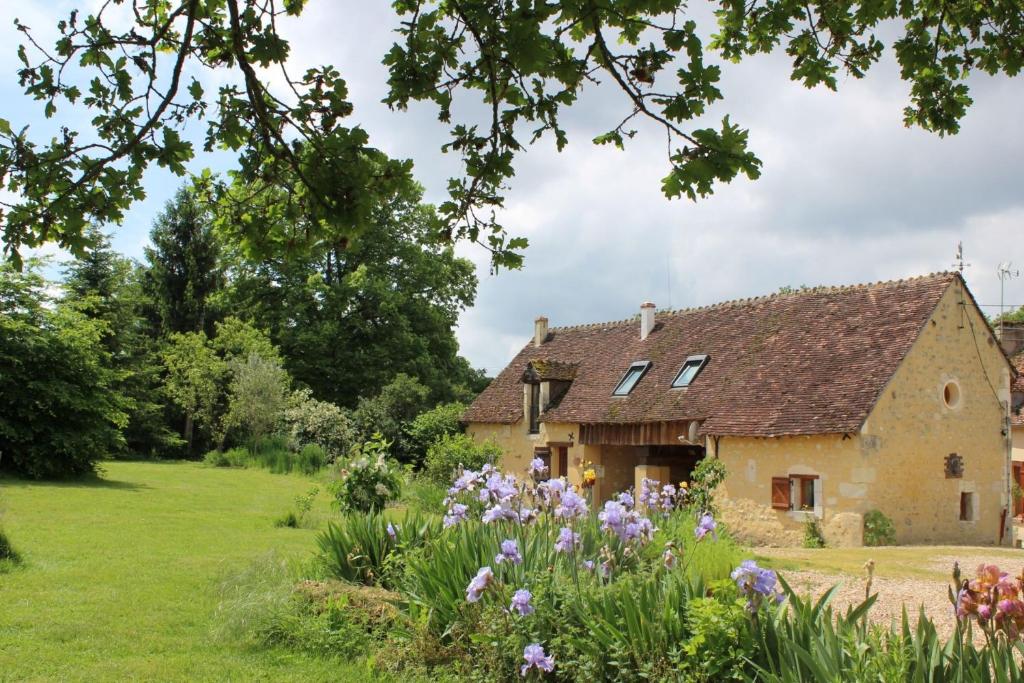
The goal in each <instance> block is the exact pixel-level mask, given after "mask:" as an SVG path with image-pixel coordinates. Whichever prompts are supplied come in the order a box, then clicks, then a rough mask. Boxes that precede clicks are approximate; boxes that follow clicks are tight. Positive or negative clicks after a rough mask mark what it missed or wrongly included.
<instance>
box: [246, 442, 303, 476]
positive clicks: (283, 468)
mask: <svg viewBox="0 0 1024 683" xmlns="http://www.w3.org/2000/svg"><path fill="white" fill-rule="evenodd" d="M249 453H250V456H251V457H250V461H251V462H254V463H256V464H257V465H259V466H260V467H264V468H266V469H268V470H270V471H271V472H273V473H274V474H287V473H288V472H291V471H292V466H293V465H294V459H293V458H292V454H291V451H289V450H288V439H286V438H285V437H283V436H265V437H263V438H260V439H257V440H256V441H255V442H254V443H253V444H252V446H251V447H250V449H249Z"/></svg>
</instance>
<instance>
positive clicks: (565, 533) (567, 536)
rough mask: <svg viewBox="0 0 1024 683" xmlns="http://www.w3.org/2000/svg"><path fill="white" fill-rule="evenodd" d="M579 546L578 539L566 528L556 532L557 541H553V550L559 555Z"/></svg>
mask: <svg viewBox="0 0 1024 683" xmlns="http://www.w3.org/2000/svg"><path fill="white" fill-rule="evenodd" d="M579 544H580V538H579V536H577V535H576V534H574V533H573V532H572V529H570V528H569V527H567V526H563V527H562V528H561V529H560V530H559V531H558V540H557V541H555V550H556V551H557V552H560V553H567V552H569V551H571V550H572V549H573V548H574V547H575V546H578V545H579Z"/></svg>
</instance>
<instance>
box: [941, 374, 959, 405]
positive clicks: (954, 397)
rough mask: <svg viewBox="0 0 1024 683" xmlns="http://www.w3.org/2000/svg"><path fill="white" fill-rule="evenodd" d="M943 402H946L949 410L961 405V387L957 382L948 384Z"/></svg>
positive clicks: (943, 391)
mask: <svg viewBox="0 0 1024 683" xmlns="http://www.w3.org/2000/svg"><path fill="white" fill-rule="evenodd" d="M942 400H943V401H945V402H946V407H947V408H956V407H957V406H959V405H960V385H959V384H957V383H956V382H952V381H950V382H946V386H945V387H944V388H943V389H942Z"/></svg>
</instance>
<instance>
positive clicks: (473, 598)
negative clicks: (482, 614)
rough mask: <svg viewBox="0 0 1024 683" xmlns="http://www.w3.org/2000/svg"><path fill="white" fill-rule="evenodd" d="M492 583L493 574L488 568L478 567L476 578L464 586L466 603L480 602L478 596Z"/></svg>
mask: <svg viewBox="0 0 1024 683" xmlns="http://www.w3.org/2000/svg"><path fill="white" fill-rule="evenodd" d="M492 581H494V572H492V571H491V568H490V567H480V571H478V572H477V573H476V576H474V577H473V579H472V580H471V581H470V582H469V585H468V586H466V602H477V601H478V600H480V596H482V595H483V594H484V591H485V590H487V587H488V586H489V585H491V582H492Z"/></svg>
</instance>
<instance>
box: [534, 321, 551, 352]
mask: <svg viewBox="0 0 1024 683" xmlns="http://www.w3.org/2000/svg"><path fill="white" fill-rule="evenodd" d="M547 338H548V319H547V318H545V317H544V316H540V317H539V318H537V319H536V320H534V321H533V345H534V346H538V347H539V346H540V345H541V344H543V343H544V340H545V339H547Z"/></svg>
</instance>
